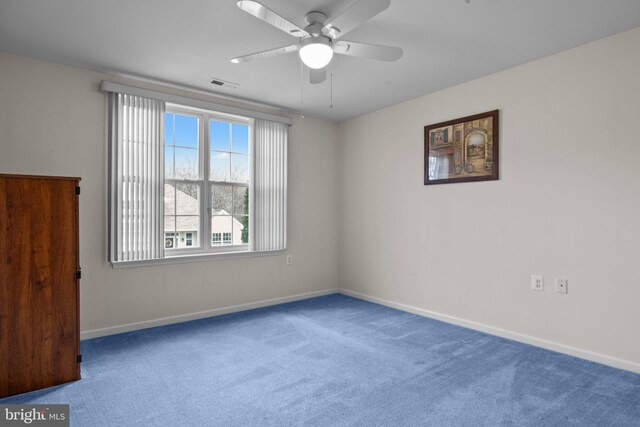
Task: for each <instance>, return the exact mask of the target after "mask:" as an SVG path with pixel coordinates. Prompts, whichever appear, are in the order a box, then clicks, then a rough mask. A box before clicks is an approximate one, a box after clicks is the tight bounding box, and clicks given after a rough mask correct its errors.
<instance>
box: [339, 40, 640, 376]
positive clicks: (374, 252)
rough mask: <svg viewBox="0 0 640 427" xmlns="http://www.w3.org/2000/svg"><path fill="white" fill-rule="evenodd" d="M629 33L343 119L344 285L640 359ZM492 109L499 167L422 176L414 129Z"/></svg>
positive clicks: (637, 151)
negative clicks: (475, 179) (480, 175)
mask: <svg viewBox="0 0 640 427" xmlns="http://www.w3.org/2000/svg"><path fill="white" fill-rule="evenodd" d="M638 46H640V29H635V30H632V31H629V32H626V33H623V34H620V35H617V36H614V37H611V38H608V39H604V40H601V41H598V42H595V43H592V44H589V45H585V46H582V47H579V48H577V49H573V50H570V51H567V52H564V53H561V54H558V55H555V56H552V57H548V58H545V59H542V60H539V61H536V62H533V63H530V64H527V65H524V66H521V67H517V68H514V69H511V70H508V71H505V72H502V73H498V74H494V75H492V76H489V77H486V78H482V79H480V80H476V81H473V82H470V83H466V84H463V85H460V86H456V87H453V88H450V89H447V90H444V91H441V92H438V93H434V94H431V95H428V96H424V97H421V98H417V99H414V100H411V101H408V102H405V103H402V104H399V105H396V106H393V107H390V108H387V109H384V110H381V111H377V112H373V113H370V114H368V115H365V116H362V117H359V118H355V119H353V120H349V121H347V122H344V123H342V124H341V125H340V128H339V138H340V145H339V154H338V155H339V173H340V175H339V182H340V190H339V197H340V198H339V219H340V221H339V224H340V237H339V254H340V265H339V270H340V273H339V277H340V285H341V287H342V288H344V289H348V290H351V291H355V292H359V293H361V294H365V295H368V296H372V297H376V298H381V299H385V300H388V301H391V302H396V303H401V304H406V305H410V306H413V307H417V308H419V309H425V310H431V311H433V312H436V313H441V314H444V315H447V316H454V317H457V318H459V319H464V320H468V321H471V322H477V323H480V324H484V325H489V326H492V327H495V328H502V329H504V330H508V331H512V332H515V333H518V334H525V335H528V336H530V337H534V338H537V339H541V340H548V341H552V342H555V343H559V344H562V345H564V346H570V347H574V348H576V349H580V350H586V351H590V352H595V353H598V354H600V355H605V356H610V357H612V358H619V359H622V360H624V361H627V362H630V363H628V364H626V365H624V364H621V366H622V365H624V366H626V367H631V368H632V369H640V335H639V329H638V328H639V326H640V307H639V303H640V262H638V257H639V255H640V249H639V248H640V137H639V136H638V135H639V134H640V133H639V128H638V124H639V123H640V50H638ZM428 72H429V70H425V73H428ZM493 109H500V112H501V141H500V151H501V153H500V154H501V168H500V173H501V178H500V180H499V181H493V182H485V183H467V184H453V185H439V186H424V185H423V127H424V126H425V125H429V124H433V123H437V122H441V121H445V120H449V119H454V118H457V117H462V116H466V115H470V114H474V113H480V112H484V111H489V110H493ZM532 273H537V274H543V275H544V276H545V286H546V287H547V289H546V290H545V292H544V293H540V292H534V291H531V288H530V282H531V274H532ZM555 277H565V278H568V279H569V294H568V295H558V294H555V293H554V289H555V283H554V278H555ZM540 342H541V341H540ZM551 347H553V346H551ZM563 350H566V348H565V349H563ZM585 354H586V353H582V355H585ZM596 358H597V357H596ZM609 362H611V360H609ZM634 364H635V365H634ZM632 365H633V366H632ZM634 366H635V367H634Z"/></svg>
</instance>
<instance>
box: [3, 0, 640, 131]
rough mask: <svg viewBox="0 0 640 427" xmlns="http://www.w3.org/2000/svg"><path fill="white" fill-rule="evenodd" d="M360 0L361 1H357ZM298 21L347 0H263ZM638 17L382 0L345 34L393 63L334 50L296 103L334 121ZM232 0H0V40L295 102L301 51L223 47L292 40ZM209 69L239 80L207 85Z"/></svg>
mask: <svg viewBox="0 0 640 427" xmlns="http://www.w3.org/2000/svg"><path fill="white" fill-rule="evenodd" d="M365 1H366V0H365ZM261 2H262V3H263V4H264V5H265V6H267V7H268V8H270V9H272V10H274V11H276V12H278V13H280V14H281V15H283V16H284V17H285V18H287V19H289V20H290V21H292V22H294V23H296V24H298V25H299V26H301V27H304V20H303V18H304V15H305V14H306V13H307V12H309V11H311V10H319V11H322V12H324V13H325V14H326V15H328V16H333V15H334V14H337V13H339V12H340V11H342V10H343V9H345V8H346V7H347V6H348V5H350V4H351V3H353V0H296V1H292V0H261ZM638 26H640V1H639V0H470V2H469V3H467V0H392V4H391V7H390V8H389V9H387V10H386V11H384V12H383V13H381V14H380V15H378V16H376V17H375V18H373V19H372V20H370V21H368V22H366V23H365V24H363V25H362V26H361V27H359V28H357V29H355V30H353V31H352V32H351V33H349V34H348V35H346V36H345V37H344V39H346V40H353V41H359V42H365V43H377V44H386V45H391V46H399V47H401V48H403V49H404V56H403V57H402V58H401V59H400V60H399V61H398V62H395V63H386V62H377V61H372V60H366V59H359V58H353V57H345V56H339V55H336V57H335V60H334V62H333V93H334V95H333V102H334V107H333V108H329V94H330V83H329V81H328V80H327V81H326V82H325V83H323V84H320V85H314V86H311V85H309V83H305V84H304V87H303V108H302V111H303V112H304V113H305V114H307V115H310V116H315V117H320V118H325V119H329V120H335V121H340V120H344V119H348V118H351V117H355V116H358V115H361V114H364V113H367V112H369V111H373V110H377V109H380V108H383V107H386V106H389V105H392V104H396V103H398V102H402V101H404V100H407V99H411V98H415V97H417V96H421V95H424V94H427V93H431V92H434V91H437V90H440V89H444V88H446V87H450V86H452V85H455V84H458V83H462V82H465V81H469V80H472V79H475V78H478V77H481V76H485V75H488V74H492V73H494V72H497V71H500V70H504V69H507V68H510V67H513V66H515V65H519V64H523V63H525V62H528V61H531V60H534V59H537V58H541V57H544V56H547V55H550V54H553V53H556V52H560V51H563V50H566V49H568V48H571V47H574V46H578V45H581V44H584V43H587V42H590V41H593V40H597V39H600V38H603V37H606V36H608V35H611V34H615V33H618V32H621V31H624V30H627V29H631V28H634V27H638ZM295 41H296V40H295V39H294V38H292V37H290V36H288V35H287V34H285V33H283V32H281V31H279V30H277V29H275V28H273V27H271V26H269V25H267V24H266V23H264V22H261V21H259V20H258V19H256V18H254V17H253V16H250V15H248V14H246V13H244V12H242V11H241V10H240V9H238V8H237V7H236V1H235V0H206V1H205V0H172V1H169V0H55V1H52V0H0V51H5V52H11V53H17V54H21V55H26V56H31V57H36V58H42V59H46V60H50V61H54V62H59V63H63V64H69V65H74V66H79V67H83V68H89V69H94V70H100V71H106V72H111V73H118V74H125V75H130V76H137V77H144V78H150V79H154V80H158V81H161V82H166V83H173V84H179V85H183V86H187V87H191V88H197V89H200V90H207V91H211V92H212V93H215V94H222V95H226V96H233V97H238V98H242V99H246V100H253V101H258V102H262V103H266V104H269V105H274V106H278V107H281V108H283V109H287V110H292V111H299V110H300V98H301V96H300V95H301V78H300V62H299V59H298V57H297V54H295V53H294V54H289V55H286V56H280V57H276V58H270V59H266V60H264V61H260V62H252V63H245V64H232V63H231V62H230V61H229V60H230V59H231V58H232V57H235V56H239V55H244V54H248V53H253V52H257V51H261V50H266V49H270V48H274V47H279V46H285V45H288V44H292V43H295ZM212 77H217V78H220V79H224V80H229V81H231V82H234V83H239V84H240V87H239V88H238V89H219V88H215V89H214V88H212V87H211V85H210V84H209V80H210V79H211V78H212Z"/></svg>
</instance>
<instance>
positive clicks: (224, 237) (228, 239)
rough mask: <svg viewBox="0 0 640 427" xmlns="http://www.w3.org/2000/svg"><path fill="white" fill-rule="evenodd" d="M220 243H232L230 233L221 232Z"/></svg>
mask: <svg viewBox="0 0 640 427" xmlns="http://www.w3.org/2000/svg"><path fill="white" fill-rule="evenodd" d="M222 244H223V245H230V244H232V240H231V233H222Z"/></svg>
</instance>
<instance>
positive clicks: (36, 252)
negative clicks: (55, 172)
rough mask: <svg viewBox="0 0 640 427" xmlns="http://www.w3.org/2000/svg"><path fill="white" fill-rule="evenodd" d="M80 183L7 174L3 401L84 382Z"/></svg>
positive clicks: (0, 314)
mask: <svg viewBox="0 0 640 427" xmlns="http://www.w3.org/2000/svg"><path fill="white" fill-rule="evenodd" d="M79 183H80V178H62V177H44V176H21V175H2V174H0V398H2V397H6V396H11V395H14V394H19V393H24V392H27V391H31V390H37V389H40V388H44V387H50V386H53V385H57V384H62V383H65V382H69V381H73V380H78V379H80V319H79V280H80V267H79V265H78V261H79V256H78V252H79V240H78V234H79V227H78V226H79V224H78V194H79V193H80V187H79Z"/></svg>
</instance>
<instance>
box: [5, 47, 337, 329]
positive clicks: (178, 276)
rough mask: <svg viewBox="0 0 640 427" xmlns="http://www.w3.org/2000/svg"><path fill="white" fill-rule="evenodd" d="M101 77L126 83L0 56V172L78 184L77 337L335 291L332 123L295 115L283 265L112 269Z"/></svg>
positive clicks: (267, 259)
mask: <svg viewBox="0 0 640 427" xmlns="http://www.w3.org/2000/svg"><path fill="white" fill-rule="evenodd" d="M102 79H108V80H112V81H118V82H126V80H124V79H121V78H117V77H114V76H107V75H103V74H100V73H96V72H92V71H87V70H81V69H77V68H71V67H65V66H61V65H56V64H52V63H48V62H43V61H37V60H32V59H28V58H24V57H20V56H15V55H9V54H0V173H20V174H38V175H69V176H80V177H82V195H81V197H80V233H81V234H80V236H81V238H80V250H81V256H80V258H81V265H82V272H83V274H82V276H83V279H82V284H81V293H80V296H81V298H80V300H81V307H80V309H81V328H82V330H83V331H88V330H94V329H100V328H107V327H112V326H116V325H122V324H127V323H132V322H142V321H149V320H153V319H158V318H163V317H168V316H179V315H183V314H188V313H193V312H198V311H203V310H210V309H215V308H218V307H227V306H232V305H237V304H245V303H252V302H255V301H259V300H265V299H271V298H279V297H288V296H292V295H297V294H303V293H308V292H316V291H323V290H329V289H335V288H337V286H338V281H337V184H336V175H337V145H336V141H337V137H336V132H337V126H336V125H335V124H334V123H330V122H325V121H320V120H314V119H311V118H306V119H304V120H299V119H298V118H295V119H294V123H293V126H292V127H291V130H290V146H289V153H290V159H289V189H290V192H289V229H288V236H289V250H288V251H287V253H288V254H291V255H293V257H294V264H293V265H286V263H285V256H284V255H280V256H264V257H255V258H250V259H232V260H221V261H210V262H199V263H191V264H180V265H166V266H152V267H138V268H131V269H121V270H114V269H112V268H111V266H110V265H109V264H108V263H107V262H106V259H107V256H106V240H105V235H106V225H105V224H106V202H105V200H106V172H105V170H106V145H105V97H104V95H103V94H101V93H99V92H98V83H99V82H100V80H102ZM137 85H139V86H145V87H153V86H150V85H148V84H146V85H141V84H139V83H137ZM170 91H171V92H174V93H180V92H179V91H176V90H170ZM199 97H202V96H199ZM205 99H206V98H205ZM214 101H217V102H223V103H224V102H226V101H220V100H214ZM227 103H229V102H227ZM249 108H255V107H249ZM310 219H313V220H312V221H310Z"/></svg>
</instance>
